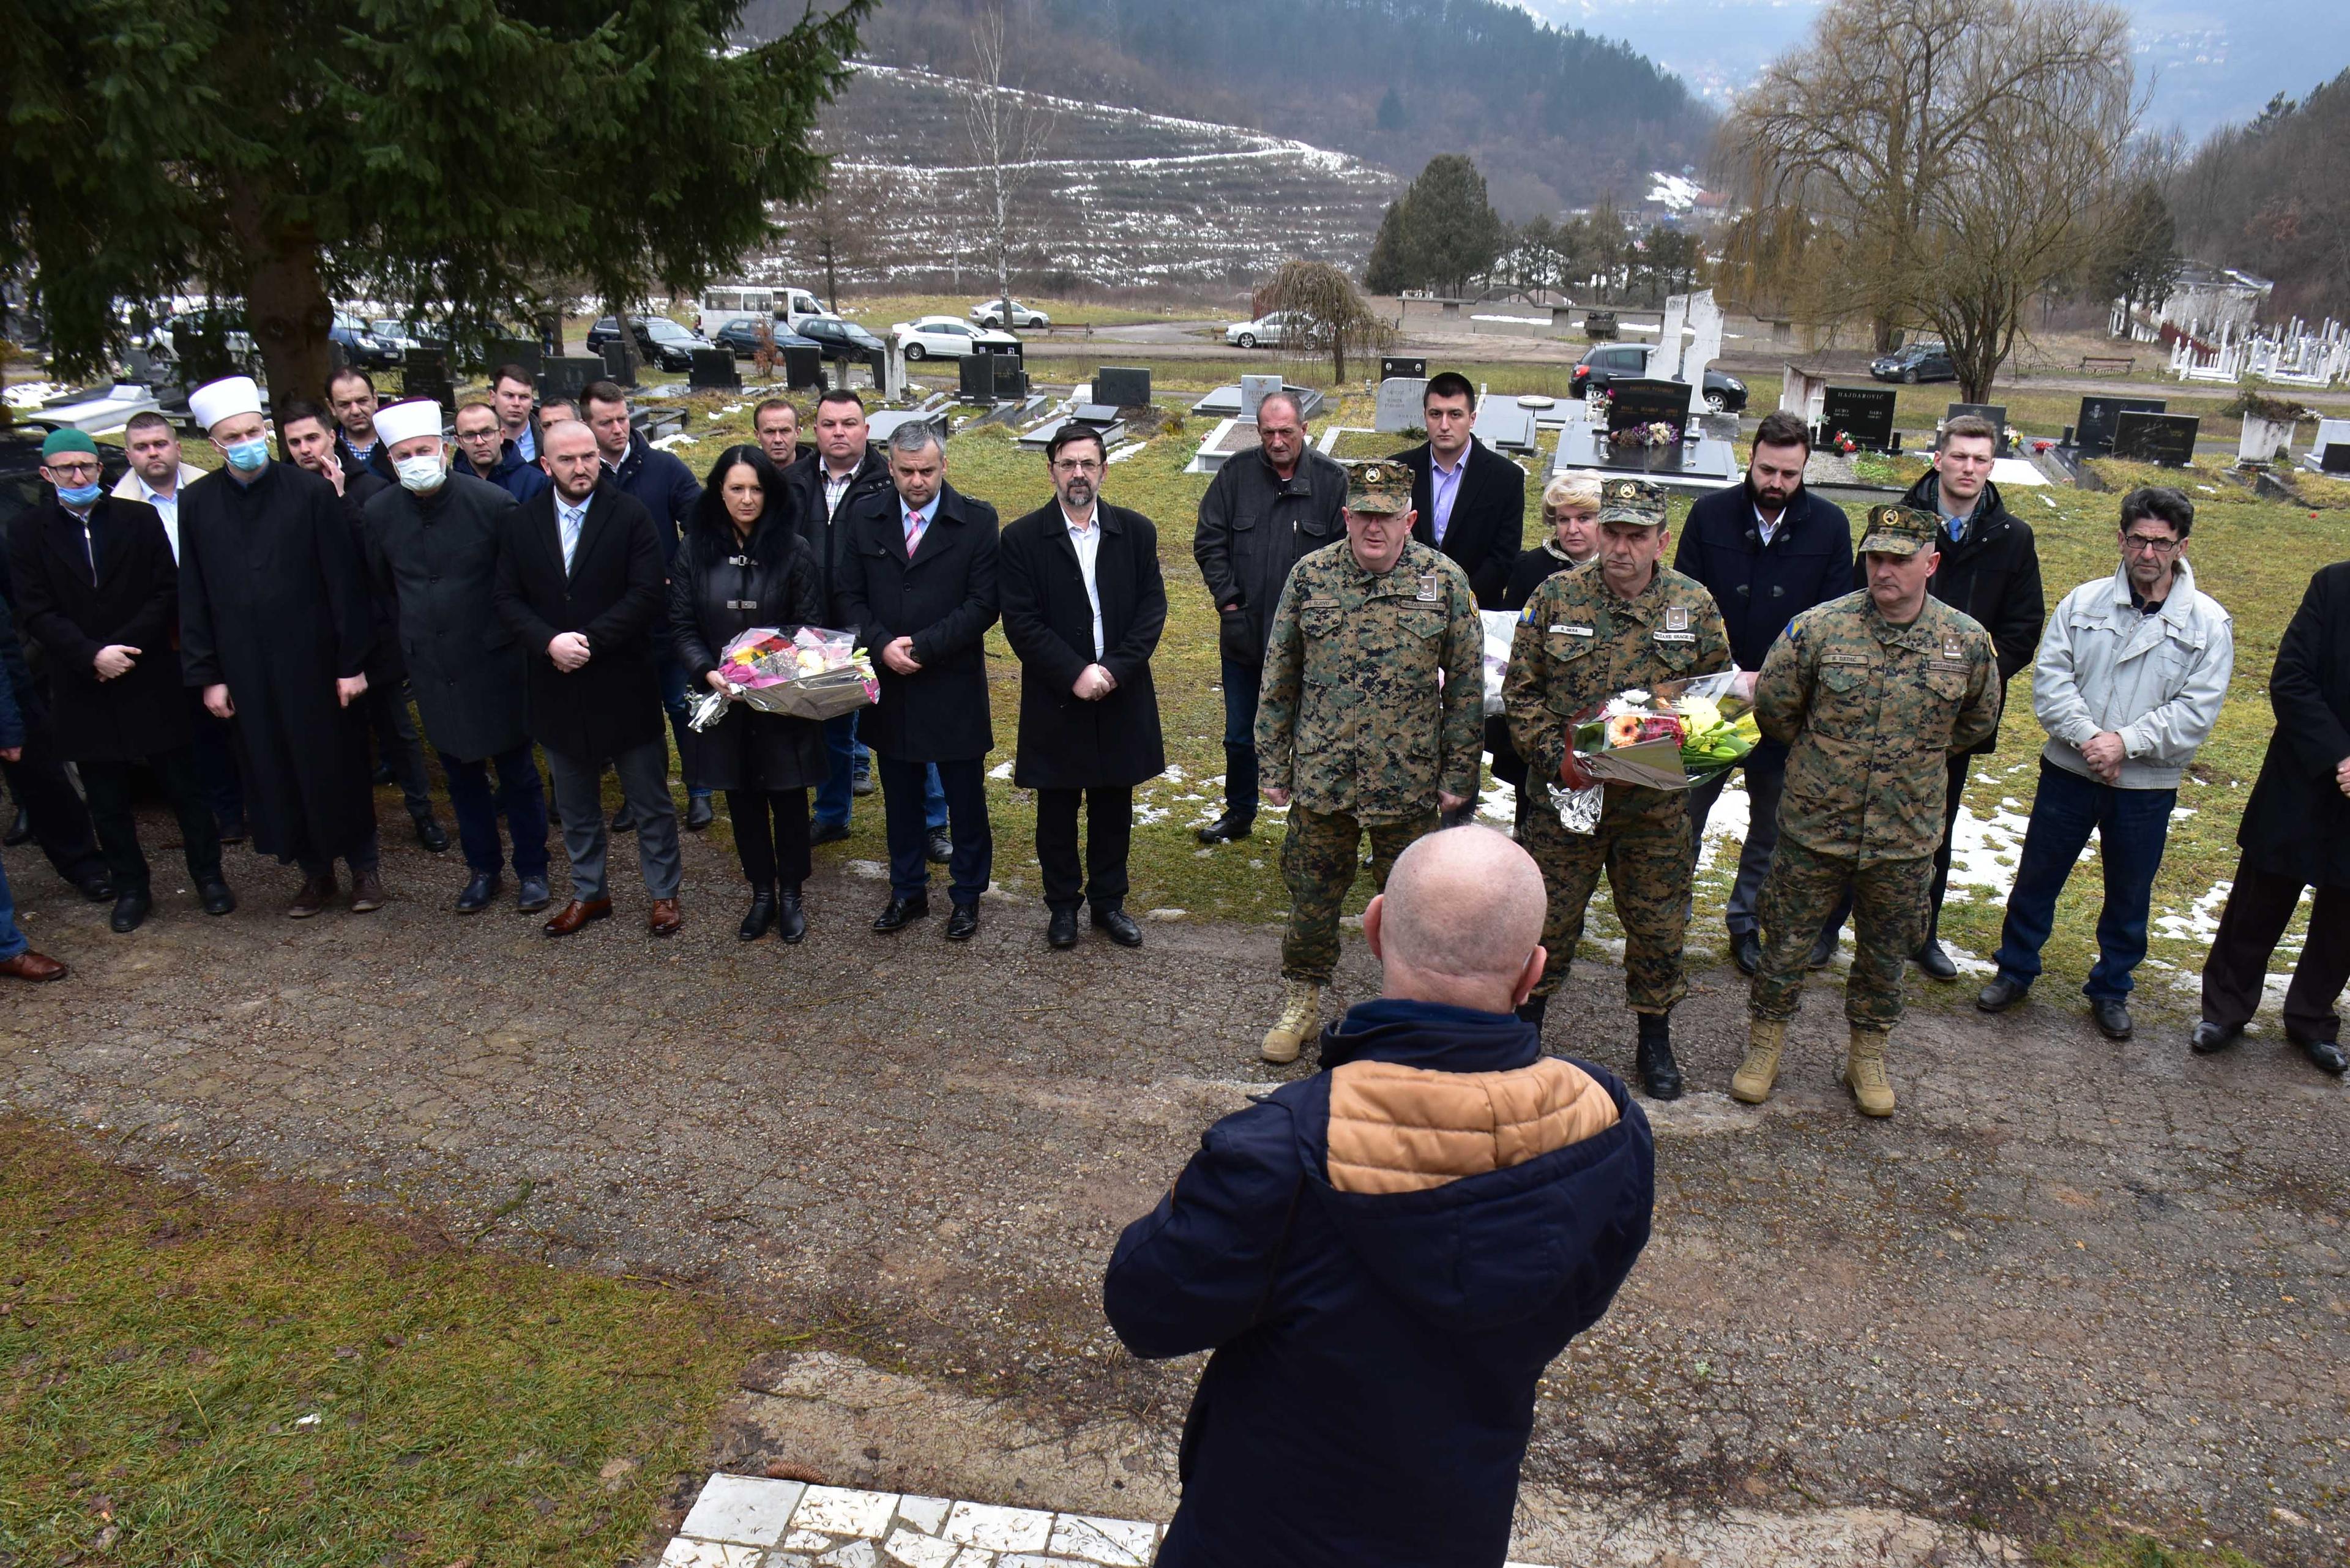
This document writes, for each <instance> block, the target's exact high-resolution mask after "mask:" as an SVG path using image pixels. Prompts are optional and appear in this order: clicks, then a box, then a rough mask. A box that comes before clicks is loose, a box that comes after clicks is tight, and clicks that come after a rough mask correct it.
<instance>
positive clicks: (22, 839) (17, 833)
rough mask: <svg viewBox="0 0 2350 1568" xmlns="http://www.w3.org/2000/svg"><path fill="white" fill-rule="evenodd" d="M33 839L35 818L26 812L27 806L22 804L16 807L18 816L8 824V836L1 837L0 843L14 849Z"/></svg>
mask: <svg viewBox="0 0 2350 1568" xmlns="http://www.w3.org/2000/svg"><path fill="white" fill-rule="evenodd" d="M32 841H33V818H32V815H31V814H30V813H28V812H26V810H25V808H24V807H23V806H21V805H20V806H18V807H17V808H16V816H15V817H14V818H13V819H11V820H10V822H9V824H8V832H7V834H6V836H5V837H0V844H5V845H6V846H8V847H9V848H11V849H14V848H16V846H18V845H19V844H30V843H31V842H32Z"/></svg>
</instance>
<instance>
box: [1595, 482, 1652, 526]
mask: <svg viewBox="0 0 2350 1568" xmlns="http://www.w3.org/2000/svg"><path fill="white" fill-rule="evenodd" d="M1598 520H1599V521H1600V522H1601V523H1637V524H1639V525H1640V526H1641V527H1644V528H1661V527H1663V526H1664V525H1665V491H1664V487H1663V486H1662V485H1659V484H1651V483H1648V481H1647V480H1645V479H1604V480H1601V481H1600V482H1599V519H1598Z"/></svg>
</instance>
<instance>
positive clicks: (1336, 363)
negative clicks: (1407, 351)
mask: <svg viewBox="0 0 2350 1568" xmlns="http://www.w3.org/2000/svg"><path fill="white" fill-rule="evenodd" d="M1276 310H1281V311H1288V312H1290V313H1292V315H1293V316H1294V317H1296V318H1297V319H1298V320H1299V321H1302V322H1303V323H1304V325H1303V327H1296V328H1293V327H1284V328H1283V329H1282V334H1281V346H1282V348H1283V351H1284V353H1286V354H1290V355H1293V356H1295V355H1298V354H1300V353H1302V354H1305V355H1310V356H1314V357H1315V358H1319V357H1320V356H1322V355H1324V354H1327V355H1328V356H1329V357H1330V373H1331V375H1332V376H1333V378H1334V379H1337V380H1339V381H1344V380H1346V379H1347V355H1348V354H1350V353H1351V354H1353V355H1354V356H1355V357H1356V358H1358V359H1359V358H1363V357H1365V356H1367V355H1368V354H1371V353H1373V352H1375V351H1376V350H1378V349H1380V348H1386V347H1387V346H1388V344H1389V343H1392V342H1393V341H1394V340H1395V328H1394V327H1391V326H1389V325H1388V321H1387V319H1386V318H1385V317H1381V316H1379V315H1378V314H1377V313H1376V312H1374V311H1373V310H1372V309H1371V307H1370V306H1369V305H1368V304H1367V303H1365V301H1364V299H1363V296H1362V295H1361V294H1360V293H1359V292H1357V289H1356V287H1355V280H1354V279H1353V278H1350V277H1348V276H1347V275H1346V274H1345V273H1344V272H1342V271H1341V270H1339V269H1338V268H1337V267H1335V266H1332V265H1330V264H1329V263H1328V262H1310V261H1293V262H1284V263H1283V264H1282V268H1281V270H1280V271H1279V272H1277V273H1275V274H1274V275H1273V281H1272V282H1270V283H1268V284H1266V285H1265V286H1263V288H1260V289H1258V290H1257V291H1256V293H1255V295H1254V296H1253V297H1252V298H1251V299H1250V301H1249V311H1250V313H1251V314H1252V315H1254V316H1258V317H1264V316H1270V315H1272V314H1273V313H1274V311H1276Z"/></svg>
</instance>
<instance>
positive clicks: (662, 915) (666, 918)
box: [645, 898, 685, 937]
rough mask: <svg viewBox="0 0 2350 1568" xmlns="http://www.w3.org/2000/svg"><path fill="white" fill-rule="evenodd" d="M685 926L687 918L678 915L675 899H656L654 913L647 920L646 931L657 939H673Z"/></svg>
mask: <svg viewBox="0 0 2350 1568" xmlns="http://www.w3.org/2000/svg"><path fill="white" fill-rule="evenodd" d="M684 924H685V917H684V916H683V915H681V914H680V913H678V909H677V900H676V899H675V898H655V899H654V900H653V909H652V913H651V914H650V915H648V916H647V917H646V918H645V929H647V930H649V931H650V932H652V934H653V935H655V936H657V937H673V936H675V935H677V933H678V931H679V929H681V927H683V926H684Z"/></svg>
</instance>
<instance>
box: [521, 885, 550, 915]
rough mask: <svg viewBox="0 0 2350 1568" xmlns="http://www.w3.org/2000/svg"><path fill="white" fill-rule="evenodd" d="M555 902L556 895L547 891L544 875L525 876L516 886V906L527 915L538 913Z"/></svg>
mask: <svg viewBox="0 0 2350 1568" xmlns="http://www.w3.org/2000/svg"><path fill="white" fill-rule="evenodd" d="M553 902H555V895H554V894H553V893H550V892H549V891H547V888H546V877H523V878H522V879H521V880H520V881H519V882H518V883H516V884H515V909H518V910H520V911H521V912H522V913H524V914H525V915H536V913H538V912H539V911H540V910H541V909H545V908H546V907H547V905H549V904H551V903H553Z"/></svg>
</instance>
